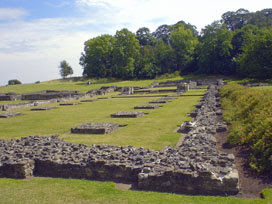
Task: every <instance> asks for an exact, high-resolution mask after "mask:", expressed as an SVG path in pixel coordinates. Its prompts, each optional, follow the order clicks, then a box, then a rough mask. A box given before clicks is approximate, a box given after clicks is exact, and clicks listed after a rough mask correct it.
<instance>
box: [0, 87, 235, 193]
mask: <svg viewBox="0 0 272 204" xmlns="http://www.w3.org/2000/svg"><path fill="white" fill-rule="evenodd" d="M217 104H218V88H217V86H210V87H209V89H208V91H207V93H206V94H205V96H204V97H203V100H201V103H200V104H199V106H198V108H197V115H196V117H195V118H194V119H193V121H192V123H191V124H190V125H191V127H192V128H190V130H188V131H186V132H187V134H186V135H185V137H184V141H183V143H182V144H181V145H180V146H178V147H175V148H174V147H171V146H169V147H165V148H164V149H162V150H160V151H153V150H150V149H143V148H139V149H136V148H134V147H132V146H124V147H118V146H111V145H91V146H88V145H83V144H71V143H68V142H65V141H63V140H61V139H59V138H58V137H57V136H52V137H38V136H30V137H27V138H21V139H13V140H9V141H7V140H0V177H8V178H28V177H31V176H39V177H55V178H56V177H57V178H78V179H90V180H105V181H116V182H122V183H133V184H134V185H135V186H136V188H137V189H141V190H151V191H160V192H171V193H184V194H204V195H223V196H227V195H235V194H237V193H238V191H239V185H238V184H239V182H238V172H237V170H236V168H235V166H234V156H233V155H232V154H226V153H222V152H219V151H218V150H217V149H216V139H215V134H216V131H217V129H218V127H221V128H222V127H224V126H225V124H224V123H223V122H221V121H219V120H217V115H216V111H217V110H218V108H217Z"/></svg>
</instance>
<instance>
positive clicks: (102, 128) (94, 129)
mask: <svg viewBox="0 0 272 204" xmlns="http://www.w3.org/2000/svg"><path fill="white" fill-rule="evenodd" d="M119 128H120V125H119V124H116V123H86V124H83V125H80V126H77V127H76V128H72V129H71V133H76V134H109V133H112V132H114V131H115V130H118V129H119Z"/></svg>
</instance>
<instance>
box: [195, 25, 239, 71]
mask: <svg viewBox="0 0 272 204" xmlns="http://www.w3.org/2000/svg"><path fill="white" fill-rule="evenodd" d="M232 35H233V33H232V31H230V30H228V29H227V28H226V26H225V25H222V24H220V23H219V22H218V21H215V22H213V23H212V24H211V25H208V26H206V27H205V28H204V29H203V30H202V37H201V39H200V43H199V44H198V46H197V50H196V52H197V61H198V71H199V73H204V74H223V75H230V74H233V73H235V67H234V63H233V59H232V55H231V53H232V44H231V40H232Z"/></svg>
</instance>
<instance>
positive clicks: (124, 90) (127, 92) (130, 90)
mask: <svg viewBox="0 0 272 204" xmlns="http://www.w3.org/2000/svg"><path fill="white" fill-rule="evenodd" d="M133 93H134V87H130V86H126V87H123V88H122V91H121V95H130V94H133Z"/></svg>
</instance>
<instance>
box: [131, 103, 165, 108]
mask: <svg viewBox="0 0 272 204" xmlns="http://www.w3.org/2000/svg"><path fill="white" fill-rule="evenodd" d="M157 108H160V106H158V105H151V104H148V105H138V106H135V107H134V109H157Z"/></svg>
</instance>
